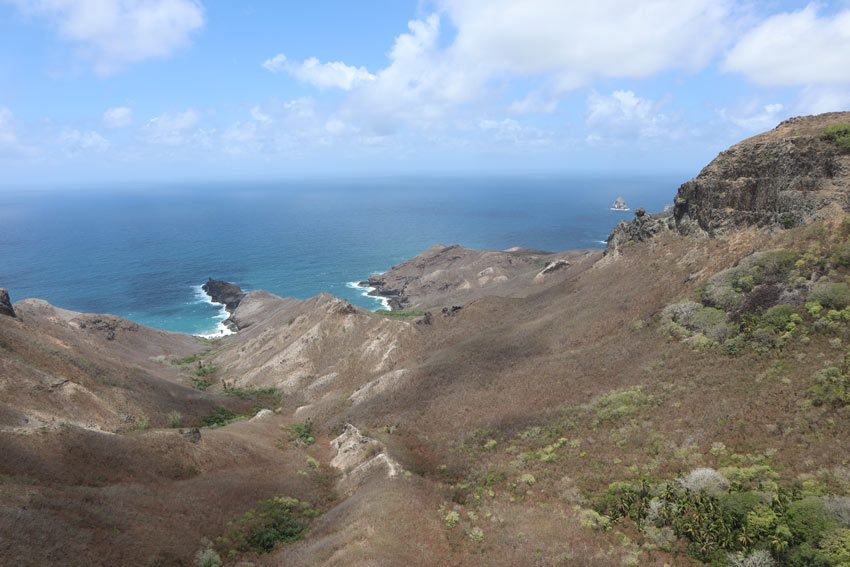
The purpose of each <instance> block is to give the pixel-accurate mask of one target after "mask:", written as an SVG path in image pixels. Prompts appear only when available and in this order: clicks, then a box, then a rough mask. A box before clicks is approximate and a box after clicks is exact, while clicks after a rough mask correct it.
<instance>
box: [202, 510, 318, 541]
mask: <svg viewBox="0 0 850 567" xmlns="http://www.w3.org/2000/svg"><path fill="white" fill-rule="evenodd" d="M316 515H318V512H317V511H316V510H314V509H312V508H311V507H310V505H309V504H308V503H306V502H299V501H298V500H296V499H295V498H289V497H286V496H278V497H275V498H271V499H269V500H264V501H262V502H260V503H259V504H258V505H257V506H256V507H255V508H254V509H253V510H250V511H248V512H245V514H243V515H242V516H240V517H239V518H238V519H236V520H235V521H233V522H230V523H229V524H228V528H229V530H228V532H227V533H226V534H225V535H224V536H222V537H221V538H219V539H218V540H217V544H218V546H221V547H222V548H225V549H227V550H228V551H238V552H245V551H256V552H258V553H268V552H270V551H272V550H273V549H274V547H275V545H277V544H278V543H291V542H293V541H297V540H299V539H301V537H302V536H303V534H304V531H305V530H306V529H307V526H306V520H307V519H308V518H312V517H315V516H316Z"/></svg>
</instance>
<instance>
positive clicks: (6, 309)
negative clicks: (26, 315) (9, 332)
mask: <svg viewBox="0 0 850 567" xmlns="http://www.w3.org/2000/svg"><path fill="white" fill-rule="evenodd" d="M0 315H6V316H7V317H15V316H16V315H15V310H14V308H13V307H12V301H11V300H10V299H9V292H8V291H6V290H5V289H3V288H1V287H0Z"/></svg>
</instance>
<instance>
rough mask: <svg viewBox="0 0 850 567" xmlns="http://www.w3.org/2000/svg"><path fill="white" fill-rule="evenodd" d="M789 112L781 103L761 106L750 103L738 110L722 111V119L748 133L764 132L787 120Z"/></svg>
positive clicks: (723, 109)
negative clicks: (784, 119)
mask: <svg viewBox="0 0 850 567" xmlns="http://www.w3.org/2000/svg"><path fill="white" fill-rule="evenodd" d="M787 116H788V111H787V110H786V109H785V106H784V105H782V104H779V103H772V104H766V105H764V106H759V105H758V104H756V103H749V104H747V105H745V106H744V107H743V108H740V109H737V110H729V109H726V108H721V109H720V117H721V118H722V119H723V120H725V121H727V122H730V123H731V124H734V125H735V126H737V127H738V128H740V129H742V130H746V131H748V132H763V131H765V130H769V129H771V128H773V127H774V126H776V125H777V124H779V122H781V121H782V119H783V118H787Z"/></svg>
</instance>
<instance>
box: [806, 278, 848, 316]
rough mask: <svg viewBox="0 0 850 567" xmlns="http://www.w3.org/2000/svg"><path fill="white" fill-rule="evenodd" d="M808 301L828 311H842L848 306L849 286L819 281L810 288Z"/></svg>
mask: <svg viewBox="0 0 850 567" xmlns="http://www.w3.org/2000/svg"><path fill="white" fill-rule="evenodd" d="M809 300H810V301H813V302H816V303H818V304H820V305H822V306H823V307H827V308H830V309H839V310H840V309H844V308H845V307H847V306H848V305H850V286H848V285H847V284H846V283H835V282H826V281H819V282H818V283H816V284H815V286H814V287H813V288H812V292H811V293H810V294H809Z"/></svg>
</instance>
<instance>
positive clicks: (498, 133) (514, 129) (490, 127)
mask: <svg viewBox="0 0 850 567" xmlns="http://www.w3.org/2000/svg"><path fill="white" fill-rule="evenodd" d="M478 127H479V128H480V129H481V131H482V132H484V133H485V135H486V137H487V138H488V139H489V140H491V141H496V142H509V143H511V144H515V145H518V146H539V145H544V144H548V143H549V142H550V141H551V140H550V139H549V138H548V136H547V135H546V134H545V133H543V132H541V131H540V130H538V129H537V128H533V127H530V126H526V125H525V124H522V123H520V122H519V121H517V120H514V119H513V118H504V119H502V120H490V119H484V120H479V121H478Z"/></svg>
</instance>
